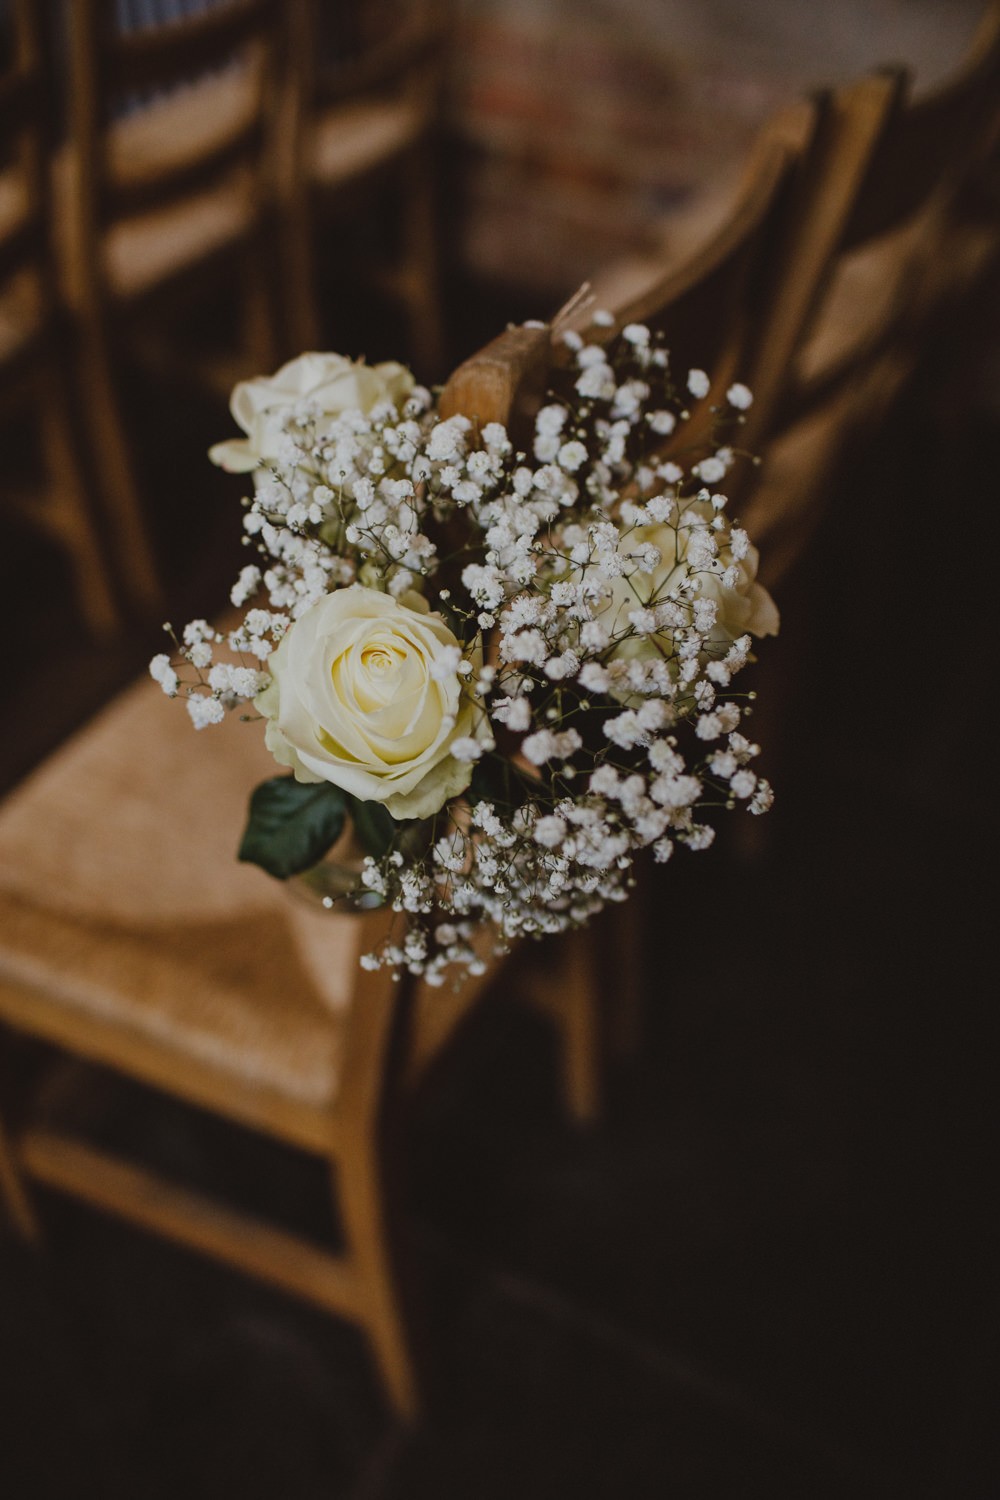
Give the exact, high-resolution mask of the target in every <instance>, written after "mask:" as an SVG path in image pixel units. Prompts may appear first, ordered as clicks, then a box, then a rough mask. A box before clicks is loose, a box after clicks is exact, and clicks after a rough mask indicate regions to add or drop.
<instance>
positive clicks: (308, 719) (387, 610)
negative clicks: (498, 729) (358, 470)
mask: <svg viewBox="0 0 1000 1500" xmlns="http://www.w3.org/2000/svg"><path fill="white" fill-rule="evenodd" d="M411 597H414V598H415V597H416V596H411ZM478 655H479V653H478V651H477V653H476V660H475V662H474V663H473V665H478ZM460 663H461V647H460V644H459V642H458V641H457V639H456V638H455V636H454V635H453V634H452V632H451V631H450V630H449V628H448V626H447V625H446V624H445V622H444V620H443V619H442V618H441V617H440V615H436V614H430V613H427V612H426V605H425V606H424V608H423V610H421V609H420V608H411V607H409V606H408V605H406V604H401V603H399V602H397V600H395V599H393V598H392V597H391V595H389V594H382V593H379V592H378V591H377V590H376V589H369V588H364V587H363V586H362V585H361V584H352V585H351V587H350V588H344V589H338V590H337V591H336V592H335V593H332V594H328V595H326V597H325V598H323V599H321V600H320V601H319V602H318V603H317V604H314V605H313V606H312V608H311V609H308V610H307V611H306V612H305V614H303V615H302V616H301V617H300V618H299V619H298V620H296V622H295V624H294V625H293V626H292V628H291V629H290V630H289V632H288V634H287V635H286V636H285V637H284V639H283V640H282V641H281V643H280V644H279V646H278V647H277V649H276V650H275V651H274V652H273V653H272V655H271V656H270V657H269V658H268V663H267V665H268V670H269V672H270V674H271V682H270V683H269V685H268V686H267V687H266V688H265V689H264V690H263V692H261V693H260V694H258V696H257V699H256V703H257V707H258V708H259V709H260V711H261V713H263V714H264V715H265V716H266V718H267V720H268V723H267V729H266V741H267V747H268V749H269V750H270V751H271V753H272V755H273V756H274V758H275V760H277V761H278V763H279V765H283V766H289V767H290V768H291V769H292V770H293V771H294V773H295V777H296V779H297V780H298V781H307V782H308V781H329V782H332V783H333V784H334V785H335V786H339V787H342V788H343V790H344V791H345V792H350V793H351V795H352V796H354V797H357V798H359V799H361V800H362V801H365V802H381V803H383V804H384V806H385V808H386V810H387V811H388V812H390V813H391V814H392V816H393V817H394V818H427V817H430V816H431V815H432V814H433V813H436V812H437V811H438V810H439V809H440V808H441V807H443V806H444V804H445V802H447V801H448V799H449V797H454V796H457V795H458V793H459V792H463V791H464V790H465V788H466V787H467V786H468V784H469V782H470V780H471V778H472V765H471V764H470V763H468V762H467V761H464V762H463V761H458V760H456V759H455V758H454V756H453V755H452V754H451V748H450V747H451V746H452V744H453V743H454V742H455V741H456V740H458V739H461V738H464V737H466V736H469V735H472V736H474V737H481V734H482V733H483V732H485V730H484V726H485V725H486V716H485V714H484V713H483V712H482V710H481V709H479V708H477V707H476V705H475V704H474V702H473V700H472V698H471V695H470V694H469V693H468V692H467V691H466V690H465V687H464V682H463V677H462V675H461V674H460V673H459V671H458V667H459V665H460Z"/></svg>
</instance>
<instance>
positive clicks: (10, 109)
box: [0, 0, 121, 638]
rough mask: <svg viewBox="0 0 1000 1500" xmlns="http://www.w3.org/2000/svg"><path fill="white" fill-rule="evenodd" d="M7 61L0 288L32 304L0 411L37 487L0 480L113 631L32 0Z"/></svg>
mask: <svg viewBox="0 0 1000 1500" xmlns="http://www.w3.org/2000/svg"><path fill="white" fill-rule="evenodd" d="M10 10H11V14H10V19H11V22H12V24H13V42H14V47H13V59H12V66H11V69H10V71H9V72H8V74H7V75H6V76H5V77H4V78H3V79H2V81H0V140H3V141H4V142H5V143H10V144H11V145H12V147H13V151H12V156H13V164H12V165H11V166H9V167H8V169H7V170H8V172H9V173H11V174H13V175H14V176H15V177H16V178H17V179H18V180H19V182H20V185H21V187H22V189H23V197H24V205H23V212H22V214H21V215H20V218H19V219H18V221H17V222H16V223H14V224H13V226H11V227H10V228H9V230H8V232H7V233H6V234H5V235H4V236H2V237H0V291H4V292H5V291H8V290H9V289H11V288H12V287H13V285H14V283H15V282H16V281H17V280H18V278H28V279H29V280H30V283H31V292H32V296H33V301H34V303H35V306H34V307H33V308H32V310H31V315H30V321H29V322H28V324H27V325H26V328H25V333H24V336H23V338H21V339H19V340H18V341H17V343H16V345H15V346H14V347H13V349H12V350H10V351H9V352H8V354H7V356H6V358H5V360H4V363H3V366H2V368H0V411H3V413H4V414H5V415H6V414H7V413H8V412H9V413H11V414H17V415H20V414H21V413H22V412H23V411H24V409H25V407H26V406H27V407H28V408H29V409H30V411H31V413H32V414H33V416H35V417H36V418H37V421H38V424H39V428H40V432H41V442H42V450H43V451H42V465H43V469H44V471H45V478H44V482H43V484H42V486H41V487H38V486H36V485H32V486H31V487H30V488H27V489H24V490H22V489H18V488H14V487H13V486H11V485H9V484H7V485H5V494H4V498H5V501H6V503H7V504H8V505H10V506H11V507H12V508H13V509H14V510H15V511H16V513H17V514H19V515H20V516H21V517H22V518H23V519H24V520H25V521H27V522H28V523H29V524H31V525H33V526H36V527H38V528H39V529H40V530H41V531H42V532H43V533H44V534H45V535H46V536H48V537H49V538H50V539H51V540H53V541H55V542H56V543H57V544H58V545H59V546H60V547H62V548H63V549H64V550H65V552H66V553H67V555H68V556H69V559H70V562H71V565H72V569H73V575H74V582H75V586H76V591H77V596H78V599H79V603H80V611H81V614H82V616H83V619H84V621H85V623H86V625H87V626H88V628H89V629H90V630H91V632H92V633H93V634H94V635H95V636H97V637H99V638H101V637H105V636H109V635H111V634H113V633H114V632H115V631H116V630H117V629H118V627H119V625H120V623H121V613H120V610H119V606H118V601H117V598H116V594H115V589H114V585H113V582H112V576H111V569H110V568H109V566H108V560H107V556H106V550H105V544H104V541H103V539H102V537H101V535H100V533H99V530H98V527H97V523H96V520H95V517H94V514H93V511H92V508H91V505H90V500H89V496H88V494H87V490H86V486H85V484H84V479H83V467H84V466H83V461H82V455H81V444H80V440H79V437H78V434H77V432H76V429H75V426H74V421H73V409H72V408H73V400H72V397H73V392H72V389H71V385H70V383H69V382H68V380H67V378H66V363H67V360H66V356H67V353H68V351H69V350H70V348H71V333H72V330H71V327H70V324H69V320H68V318H67V317H66V314H65V310H64V308H63V306H62V303H61V301H60V297H59V291H58V281H57V275H56V268H55V262H54V257H53V234H52V193H51V183H50V179H49V158H50V141H49V119H48V116H49V105H50V97H49V95H50V71H51V70H50V68H49V65H48V58H47V56H46V49H45V46H44V43H43V37H42V32H41V28H40V26H39V16H38V7H37V5H36V4H34V3H33V0H13V3H12V5H11V8H10Z"/></svg>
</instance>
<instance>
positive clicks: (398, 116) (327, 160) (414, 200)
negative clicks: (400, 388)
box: [282, 0, 445, 379]
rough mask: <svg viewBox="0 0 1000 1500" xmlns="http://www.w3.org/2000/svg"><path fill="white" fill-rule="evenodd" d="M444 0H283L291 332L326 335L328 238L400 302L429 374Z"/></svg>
mask: <svg viewBox="0 0 1000 1500" xmlns="http://www.w3.org/2000/svg"><path fill="white" fill-rule="evenodd" d="M442 3H443V0H413V3H409V4H399V3H391V0H379V3H377V4H376V3H363V4H360V5H354V6H350V7H327V6H324V5H322V4H320V3H318V0H290V7H289V9H290V15H291V18H292V25H293V29H294V43H293V61H292V69H291V76H292V79H293V80H294V81H293V84H292V87H291V89H290V91H289V113H290V119H291V123H290V128H289V130H288V133H287V139H286V150H285V156H284V167H283V171H282V191H283V194H284V195H285V200H286V201H285V213H284V218H283V222H284V224H285V228H286V238H285V272H284V276H283V283H284V286H285V288H286V291H287V294H288V298H289V317H290V324H291V332H292V342H293V344H294V345H295V347H296V348H297V349H312V348H317V347H325V341H324V335H323V331H322V330H321V326H320V318H319V313H318V307H319V303H318V301H317V283H318V276H317V263H322V261H323V260H324V256H323V255H322V254H321V252H320V250H319V248H318V247H319V245H320V243H321V242H322V241H323V240H328V239H329V238H330V237H331V236H332V237H333V238H335V239H337V240H340V241H341V242H346V243H347V244H348V245H349V246H350V248H351V262H352V265H353V267H354V268H355V274H357V275H359V276H360V277H362V278H363V280H364V281H365V283H366V284H373V285H374V286H375V287H376V288H377V289H379V290H381V291H383V292H385V293H387V294H388V295H389V296H390V297H391V298H392V300H393V301H394V302H395V303H396V304H397V305H398V306H399V307H400V309H401V310H402V312H403V315H404V317H405V319H406V322H407V325H408V335H409V338H408V348H409V351H410V355H411V359H412V362H413V364H414V365H415V367H416V369H417V373H418V374H419V375H420V376H421V378H423V379H432V378H439V377H440V375H441V374H442V373H443V370H442V360H443V350H444V337H443V326H442V309H441V274H440V264H439V262H440V253H439V236H438V228H437V223H438V217H439V213H438V207H439V206H438V202H437V198H438V184H437V175H438V174H437V171H436V158H437V153H438V147H439V140H438V135H439V126H440V111H441V94H442V87H443V77H444V60H445V47H444V44H445V25H444V16H443V13H442ZM352 296H353V294H352ZM334 343H335V344H336V338H334Z"/></svg>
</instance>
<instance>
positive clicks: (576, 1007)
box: [551, 928, 604, 1126]
mask: <svg viewBox="0 0 1000 1500" xmlns="http://www.w3.org/2000/svg"><path fill="white" fill-rule="evenodd" d="M595 940H596V939H595V933H594V929H593V928H589V929H587V930H586V931H585V932H570V933H567V934H566V936H565V937H564V938H563V939H562V942H561V945H560V947H561V961H560V963H559V973H558V976H557V980H556V983H555V984H554V986H553V992H552V994H553V1002H554V1003H553V1004H552V1007H551V1009H552V1012H553V1014H554V1019H555V1022H556V1025H557V1027H558V1030H559V1047H560V1058H559V1061H560V1068H561V1079H560V1082H561V1087H562V1094H563V1102H564V1105H565V1108H566V1113H567V1114H568V1115H569V1118H570V1119H571V1120H572V1121H573V1122H574V1124H576V1125H583V1126H585V1125H594V1124H596V1123H597V1121H598V1120H599V1119H600V1116H601V1110H602V1105H603V1094H604V1079H603V1069H602V1059H601V1032H602V1026H601V1001H602V995H601V986H600V979H599V975H600V972H601V969H600V965H599V964H598V962H597V961H596V960H597V957H598V955H597V954H596V953H594V952H593V944H594V942H595Z"/></svg>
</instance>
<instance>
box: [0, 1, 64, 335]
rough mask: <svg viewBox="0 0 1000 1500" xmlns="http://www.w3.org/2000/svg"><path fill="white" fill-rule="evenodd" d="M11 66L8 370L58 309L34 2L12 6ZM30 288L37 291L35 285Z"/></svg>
mask: <svg viewBox="0 0 1000 1500" xmlns="http://www.w3.org/2000/svg"><path fill="white" fill-rule="evenodd" d="M6 21H7V30H8V34H9V45H8V48H7V57H8V66H7V68H6V71H5V72H4V73H3V75H2V76H0V322H2V323H3V330H2V331H3V334H4V336H3V337H2V338H0V363H2V364H4V365H7V364H9V363H11V362H13V361H15V360H19V359H20V357H21V356H22V355H23V354H24V353H26V352H27V350H28V349H29V348H30V347H33V345H34V343H35V340H36V336H37V335H38V334H40V333H41V332H43V330H44V328H45V325H46V324H47V322H48V319H49V317H50V315H51V311H52V309H53V308H54V305H55V298H54V273H53V263H52V255H51V233H50V225H51V200H50V192H49V177H48V160H49V157H48V139H47V128H48V121H49V119H50V111H49V106H50V102H51V101H50V99H49V90H48V69H47V67H46V63H45V54H44V50H43V39H42V35H41V30H40V27H39V15H38V6H37V5H36V4H35V3H33V0H12V3H11V4H10V6H9V8H8V15H7V17H6ZM29 283H30V284H29ZM8 297H10V298H11V299H13V300H14V301H16V302H17V303H18V305H19V307H20V305H21V304H24V305H25V308H26V311H27V312H28V313H30V316H29V317H27V318H26V319H25V322H24V337H23V338H22V337H20V336H18V335H17V333H16V331H15V328H14V324H13V321H12V322H11V327H10V329H9V330H8V328H7V322H8V320H7V318H6V316H5V313H6V306H5V305H6V301H7V299H8Z"/></svg>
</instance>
